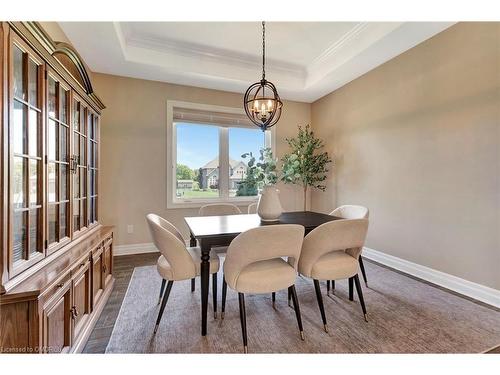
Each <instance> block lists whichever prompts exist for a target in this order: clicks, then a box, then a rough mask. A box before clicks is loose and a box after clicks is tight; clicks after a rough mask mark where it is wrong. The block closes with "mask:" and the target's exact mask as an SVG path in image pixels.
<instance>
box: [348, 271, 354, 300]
mask: <svg viewBox="0 0 500 375" xmlns="http://www.w3.org/2000/svg"><path fill="white" fill-rule="evenodd" d="M352 284H353V278H352V277H349V301H354V291H353V285H352Z"/></svg>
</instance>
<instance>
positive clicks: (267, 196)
mask: <svg viewBox="0 0 500 375" xmlns="http://www.w3.org/2000/svg"><path fill="white" fill-rule="evenodd" d="M278 193H279V190H278V189H276V187H275V186H274V185H266V186H264V189H262V193H261V195H260V198H259V203H258V205H257V214H258V215H259V216H260V219H261V220H262V221H278V219H279V217H280V215H281V213H282V212H283V208H282V207H281V202H280V198H279V195H278Z"/></svg>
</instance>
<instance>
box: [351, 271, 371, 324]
mask: <svg viewBox="0 0 500 375" xmlns="http://www.w3.org/2000/svg"><path fill="white" fill-rule="evenodd" d="M354 282H355V284H356V292H357V293H358V298H359V303H360V304H361V309H362V310H363V314H364V316H365V322H368V319H367V317H366V306H365V299H364V298H363V291H362V290H361V283H360V282H359V276H358V275H356V276H354Z"/></svg>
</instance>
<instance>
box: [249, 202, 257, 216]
mask: <svg viewBox="0 0 500 375" xmlns="http://www.w3.org/2000/svg"><path fill="white" fill-rule="evenodd" d="M247 212H248V213H249V214H256V213H257V203H251V204H249V205H248V211H247Z"/></svg>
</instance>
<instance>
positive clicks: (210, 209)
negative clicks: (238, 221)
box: [198, 203, 241, 216]
mask: <svg viewBox="0 0 500 375" xmlns="http://www.w3.org/2000/svg"><path fill="white" fill-rule="evenodd" d="M239 214H241V210H240V209H239V208H238V207H237V206H235V205H234V204H230V203H213V204H206V205H205V206H201V207H200V211H199V212H198V215H199V216H223V215H239Z"/></svg>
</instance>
